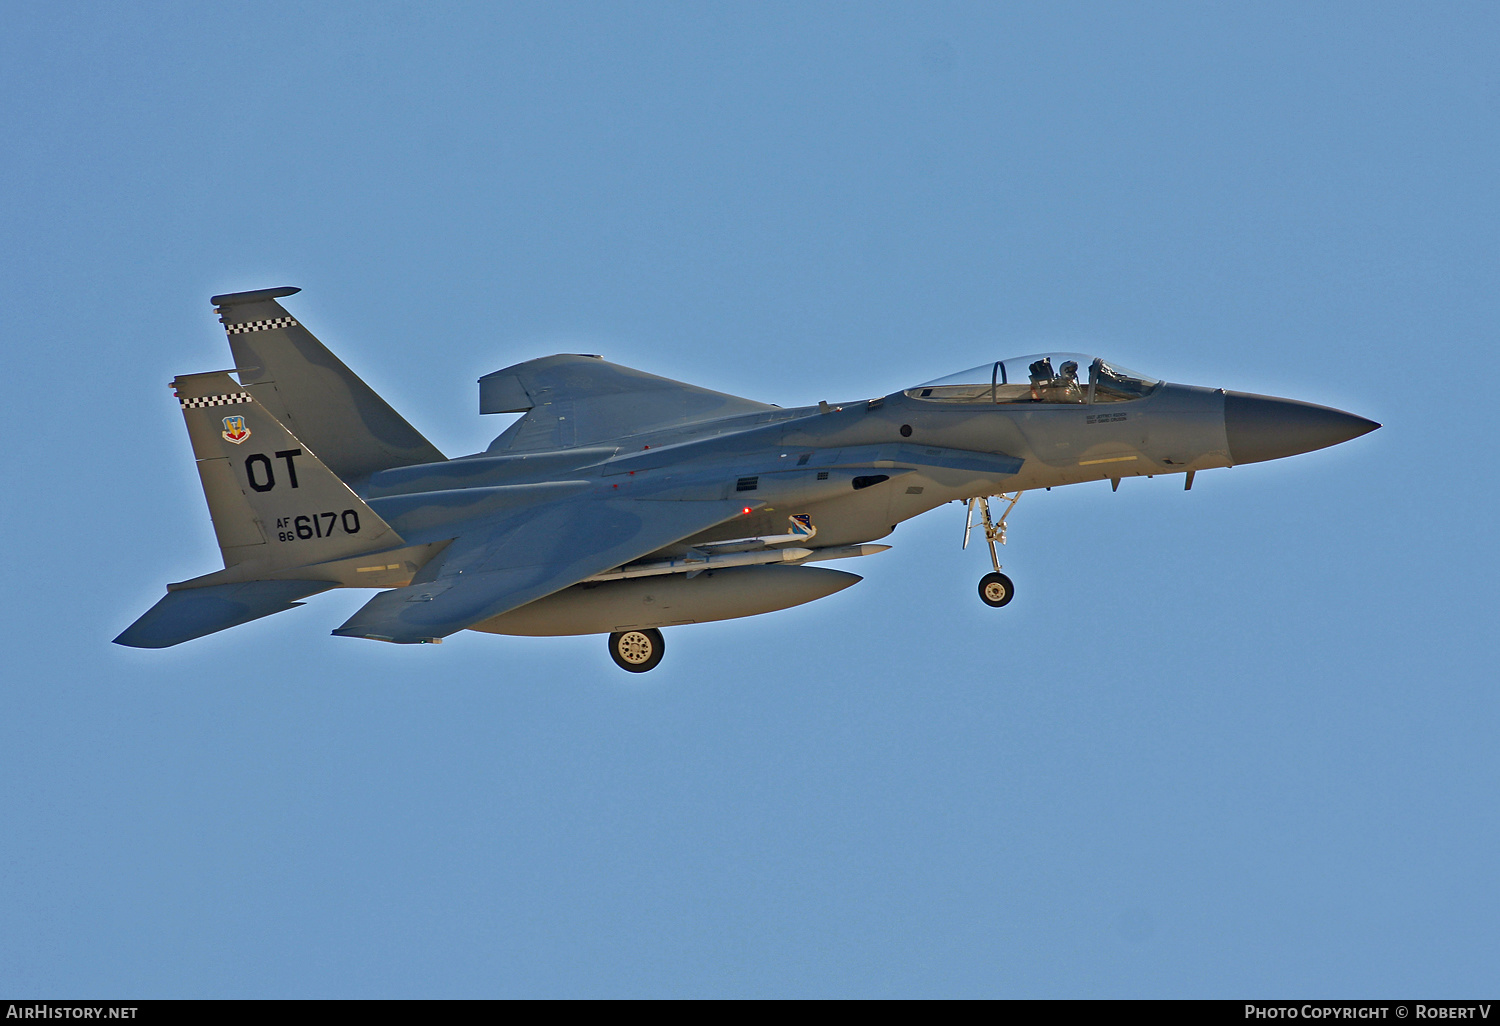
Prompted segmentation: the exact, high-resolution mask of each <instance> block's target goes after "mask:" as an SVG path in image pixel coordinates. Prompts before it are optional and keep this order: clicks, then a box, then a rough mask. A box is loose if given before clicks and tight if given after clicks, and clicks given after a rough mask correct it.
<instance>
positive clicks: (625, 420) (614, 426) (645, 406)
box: [479, 353, 776, 452]
mask: <svg viewBox="0 0 1500 1026" xmlns="http://www.w3.org/2000/svg"><path fill="white" fill-rule="evenodd" d="M775 409H776V407H775V406H770V405H767V404H766V403H758V402H756V401H754V400H753V399H744V398H741V397H740V396H737V395H728V394H726V393H724V392H715V391H713V390H712V389H707V388H700V387H698V386H697V385H689V384H687V383H686V382H683V381H674V380H672V379H671V378H662V377H657V376H656V375H655V374H647V373H646V372H645V371H638V370H635V369H634V368H632V367H622V366H620V365H619V364H617V363H610V362H609V361H607V360H602V359H600V358H599V357H597V356H577V355H570V354H566V353H562V354H558V355H557V356H546V357H542V358H541V359H538V360H528V361H526V362H525V363H518V364H516V365H514V366H512V367H506V368H504V369H503V370H497V371H495V373H493V374H486V375H485V376H484V377H482V378H480V379H479V412H480V413H525V414H526V416H524V417H522V418H521V419H520V420H518V421H516V423H514V424H513V425H511V426H510V428H509V429H507V430H506V432H505V433H504V434H502V435H501V436H500V437H499V438H497V439H495V442H494V443H493V444H492V445H491V446H490V451H491V452H497V451H510V452H527V451H533V450H549V451H550V450H554V449H571V448H573V447H575V446H582V445H589V444H591V443H596V442H600V441H604V440H606V439H612V438H624V437H626V436H628V435H633V434H638V433H640V432H642V431H649V430H656V429H659V428H670V427H681V426H685V425H688V424H695V423H699V422H701V421H706V420H717V419H720V418H724V417H735V416H740V415H743V414H747V413H766V412H769V411H771V410H775Z"/></svg>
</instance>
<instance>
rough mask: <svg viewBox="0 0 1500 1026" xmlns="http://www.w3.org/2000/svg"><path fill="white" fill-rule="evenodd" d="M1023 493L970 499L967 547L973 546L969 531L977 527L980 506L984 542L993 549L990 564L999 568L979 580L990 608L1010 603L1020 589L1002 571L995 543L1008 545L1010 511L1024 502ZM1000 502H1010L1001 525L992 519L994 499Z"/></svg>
mask: <svg viewBox="0 0 1500 1026" xmlns="http://www.w3.org/2000/svg"><path fill="white" fill-rule="evenodd" d="M1023 494H1024V493H1023V492H1016V494H1014V495H1007V494H1005V493H1003V492H1002V493H1001V494H999V495H995V496H990V495H980V496H977V497H975V498H973V499H970V500H969V509H968V513H967V516H966V519H965V521H964V546H963V547H964V548H966V549H967V548H968V547H969V532H970V531H972V530H973V529H974V527H975V524H974V507H975V506H978V507H979V515H980V523H979V526H982V527H983V528H984V540H985V541H986V542H988V543H989V546H990V562H991V563H993V564H994V565H995V572H994V573H992V574H985V575H984V576H983V577H981V578H980V579H979V599H980V601H982V602H983V603H984V604H985V605H987V606H994V607H995V608H996V609H998V608H1000V607H1001V606H1003V605H1005V604H1006V603H1008V602H1009V601H1010V600H1011V599H1012V598H1013V597H1015V594H1016V586H1015V585H1014V584H1012V583H1011V581H1010V578H1009V577H1006V576H1005V575H1004V574H1002V573H1001V572H1000V553H999V552H997V551H996V549H995V543H996V542H999V543H1000V544H1001V545H1004V544H1005V518H1006V517H1008V516H1010V511H1011V510H1013V509H1015V508H1016V503H1018V502H1020V501H1021V496H1022V495H1023ZM991 498H994V499H998V500H1000V501H1001V502H1006V503H1009V505H1008V506H1006V507H1005V512H1004V513H1002V514H1000V522H999V523H998V524H997V523H996V522H995V521H994V520H993V519H992V518H991V516H990V499H991Z"/></svg>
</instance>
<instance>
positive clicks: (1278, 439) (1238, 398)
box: [1224, 392, 1380, 464]
mask: <svg viewBox="0 0 1500 1026" xmlns="http://www.w3.org/2000/svg"><path fill="white" fill-rule="evenodd" d="M1379 426H1380V425H1379V424H1377V423H1375V422H1374V421H1373V420H1366V419H1365V418H1363V417H1356V416H1355V415H1354V414H1352V413H1345V412H1344V411H1343V410H1335V409H1332V408H1331V407H1328V406H1315V405H1314V404H1312V403H1302V402H1298V401H1297V400H1295V399H1276V398H1273V397H1271V396H1268V395H1250V394H1249V393H1247V392H1225V393H1224V433H1225V434H1226V435H1228V436H1229V459H1230V461H1231V462H1233V463H1235V464H1240V463H1260V462H1261V461H1263V460H1279V459H1281V458H1282V457H1283V456H1295V455H1297V454H1298V453H1299V452H1312V451H1313V450H1314V449H1326V448H1328V446H1330V445H1338V444H1339V443H1340V442H1347V441H1348V440H1349V439H1351V438H1358V437H1359V436H1360V435H1362V434H1365V433H1366V432H1369V431H1374V430H1375V429H1376V428H1378V427H1379Z"/></svg>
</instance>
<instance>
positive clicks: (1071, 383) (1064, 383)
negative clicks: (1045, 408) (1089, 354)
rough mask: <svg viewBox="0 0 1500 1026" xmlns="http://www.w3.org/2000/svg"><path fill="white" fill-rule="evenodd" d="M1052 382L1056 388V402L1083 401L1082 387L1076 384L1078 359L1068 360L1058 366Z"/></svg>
mask: <svg viewBox="0 0 1500 1026" xmlns="http://www.w3.org/2000/svg"><path fill="white" fill-rule="evenodd" d="M1053 384H1054V385H1056V386H1057V389H1058V395H1057V401H1058V402H1065V403H1081V402H1083V398H1084V397H1083V389H1082V388H1081V387H1079V384H1078V361H1076V360H1068V361H1067V362H1066V363H1064V364H1063V365H1062V366H1061V367H1059V368H1058V375H1057V378H1056V380H1055V381H1054V382H1053Z"/></svg>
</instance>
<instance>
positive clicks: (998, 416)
mask: <svg viewBox="0 0 1500 1026" xmlns="http://www.w3.org/2000/svg"><path fill="white" fill-rule="evenodd" d="M298 291H299V290H298V289H295V288H277V289H265V290H262V291H259V292H240V293H234V294H232V295H225V296H215V297H214V298H213V304H214V306H215V308H216V309H217V311H218V314H219V319H220V320H221V321H222V322H223V324H224V328H225V330H226V332H227V333H228V336H229V347H230V349H231V351H232V352H233V354H234V363H235V367H234V369H233V370H232V371H215V372H212V373H207V374H186V375H182V376H179V377H178V378H177V379H176V380H175V381H173V382H172V388H173V390H174V392H175V394H176V396H177V400H178V402H179V404H180V405H181V407H182V413H183V417H184V419H185V420H186V421H187V429H188V436H189V438H190V439H191V441H192V446H193V455H194V457H195V458H196V459H197V461H198V473H199V476H200V477H201V479H202V482H203V492H204V495H205V496H206V497H207V499H208V509H209V514H210V515H211V516H212V518H213V524H214V531H215V533H216V534H217V536H218V542H219V549H220V551H221V552H222V553H223V557H224V569H222V570H217V571H215V572H213V573H210V574H206V575H204V576H202V577H196V578H193V579H192V580H189V581H183V582H181V583H178V584H169V585H168V586H167V594H166V597H165V598H163V599H162V600H161V601H160V602H158V603H157V604H156V605H155V606H153V607H152V608H151V609H150V610H148V611H147V612H146V613H145V614H144V615H142V616H141V618H140V619H138V620H137V621H136V622H135V623H133V624H131V626H130V627H129V628H127V629H126V630H125V631H124V633H122V634H121V635H120V636H119V637H118V638H116V639H115V641H116V642H118V643H119V644H121V645H129V646H132V647H136V648H165V647H168V646H170V645H176V644H180V643H181V642H184V641H190V640H192V639H194V638H200V637H203V636H204V635H207V634H212V633H214V632H215V631H221V630H224V629H225V628H227V627H233V626H235V625H237V624H242V623H246V622H248V621H250V620H255V619H259V618H260V617H263V616H269V615H270V614H272V613H276V612H279V611H281V610H283V609H290V608H292V607H293V606H297V605H301V604H302V603H301V602H300V601H299V600H300V599H304V598H307V597H308V596H310V595H315V594H317V593H319V592H323V591H327V590H329V589H330V588H377V589H382V590H381V591H380V592H379V593H378V594H376V595H375V597H374V598H372V599H370V601H369V602H367V603H366V604H365V605H364V607H363V608H361V609H360V610H359V611H358V612H357V613H355V614H354V615H353V616H352V617H350V618H349V620H348V622H346V623H345V624H344V625H343V626H341V627H339V628H338V629H337V630H336V631H334V632H333V633H334V634H336V635H339V636H341V637H348V638H370V639H373V640H376V641H390V642H395V643H398V644H421V643H433V644H436V643H438V642H440V641H441V640H442V639H443V638H446V637H447V636H448V635H450V634H454V633H456V632H458V631H461V630H471V631H481V632H484V633H489V634H516V635H564V634H608V635H609V652H610V655H611V656H612V657H613V658H614V661H615V662H616V663H617V664H618V665H619V666H621V667H622V668H624V669H626V670H631V671H634V672H642V671H645V670H649V669H651V668H652V667H654V666H656V665H657V663H659V662H660V661H661V657H662V651H663V642H662V635H661V628H663V627H668V626H673V625H677V624H689V623H703V622H707V621H711V620H726V619H730V618H733V617H739V616H753V615H755V614H757V613H766V612H771V611H772V610H777V609H785V608H787V607H789V606H795V605H799V604H801V603H804V602H810V601H812V600H813V599H817V598H823V597H824V596H827V595H831V594H833V593H834V592H837V591H841V590H843V589H844V588H847V587H849V586H850V585H852V584H855V583H857V582H858V581H859V580H860V578H859V577H857V576H856V575H854V574H850V573H844V572H842V571H839V570H830V569H827V568H822V567H814V566H809V565H808V564H810V563H821V562H825V561H828V560H834V559H844V558H847V557H853V556H866V555H870V554H872V553H876V552H881V551H884V550H885V549H887V548H888V547H889V546H886V545H877V544H874V542H875V541H876V539H879V538H883V537H885V536H886V535H887V534H889V533H890V532H891V531H892V530H894V529H895V526H896V525H897V524H899V523H901V521H903V520H908V519H910V518H911V517H914V516H916V515H918V514H919V513H925V512H927V511H928V510H930V509H932V508H934V507H936V506H941V505H943V504H944V503H948V502H954V501H958V502H963V503H967V505H968V521H967V522H966V525H965V529H964V543H965V545H967V544H968V541H969V532H970V531H971V529H972V528H974V527H980V528H981V529H982V530H983V533H984V537H985V540H986V542H987V543H988V545H989V551H990V559H991V562H992V563H993V564H994V570H993V572H991V573H989V574H986V575H985V576H984V578H983V579H982V580H981V581H980V584H979V596H980V598H981V599H982V600H983V601H984V602H986V603H988V604H989V605H991V606H1004V605H1005V604H1007V603H1008V602H1009V601H1010V600H1011V597H1012V595H1013V594H1014V589H1013V586H1012V584H1011V581H1010V579H1009V578H1008V577H1006V576H1005V574H1003V573H1001V572H1000V570H1001V567H1000V562H999V559H998V557H997V552H996V549H995V544H996V542H1004V541H1005V527H1006V520H1005V515H1006V514H1008V513H1009V512H1010V510H1011V509H1013V508H1014V506H1015V504H1016V501H1017V500H1019V498H1020V496H1021V494H1022V493H1023V492H1025V491H1031V490H1035V489H1040V488H1055V487H1057V486H1058V485H1066V484H1078V483H1080V482H1083V481H1100V480H1106V479H1108V480H1110V481H1111V482H1112V483H1113V484H1114V486H1115V487H1118V486H1119V483H1120V480H1121V479H1122V478H1125V477H1139V476H1146V477H1151V476H1154V475H1158V474H1183V475H1185V476H1186V487H1188V488H1191V487H1192V485H1193V475H1194V474H1195V473H1197V472H1198V471H1200V470H1208V469H1210V468H1213V467H1229V466H1233V465H1235V464H1238V463H1256V462H1259V461H1262V460H1273V459H1279V458H1281V457H1283V456H1292V455H1295V454H1296V453H1302V452H1309V451H1311V450H1313V449H1321V448H1324V447H1325V446H1330V445H1336V444H1338V443H1339V442H1343V441H1347V440H1348V439H1351V438H1355V437H1357V436H1359V435H1362V434H1364V433H1366V432H1367V431H1372V430H1374V429H1375V428H1377V427H1379V426H1380V425H1378V424H1376V423H1374V422H1373V421H1369V420H1366V419H1364V418H1363V417H1357V416H1354V415H1353V414H1350V413H1343V412H1341V411H1339V410H1334V409H1329V408H1328V407H1325V406H1314V405H1312V404H1310V403H1304V402H1298V401H1295V400H1292V399H1275V398H1270V397H1267V396H1259V395H1247V394H1245V393H1242V392H1226V391H1225V390H1223V389H1214V388H1200V387H1197V386H1193V385H1174V384H1169V383H1167V382H1164V381H1158V380H1156V379H1154V378H1149V377H1146V376H1145V375H1143V374H1137V373H1136V372H1134V371H1129V370H1126V369H1125V368H1123V367H1121V366H1119V365H1117V364H1113V363H1109V362H1106V361H1105V360H1103V359H1099V358H1096V357H1090V356H1084V355H1080V354H1073V353H1051V354H1045V355H1037V356H1023V357H1019V358H1017V359H1010V360H997V361H993V362H990V363H986V364H983V365H982V366H979V367H975V368H974V369H972V370H967V371H962V372H960V373H958V374H951V375H949V376H947V377H944V378H939V379H937V380H936V381H929V382H927V383H926V384H922V385H917V386H916V387H914V388H906V389H901V390H899V391H896V392H892V393H891V394H890V395H887V396H881V397H879V398H874V399H866V400H860V401H858V402H845V403H840V404H837V405H830V404H829V403H826V402H822V403H819V404H818V405H817V406H811V407H803V408H798V409H782V408H781V407H779V406H773V405H769V404H767V403H761V402H755V401H753V400H750V399H741V398H739V397H737V396H732V395H725V394H723V393H721V392H714V391H710V390H709V389H705V388H698V387H696V386H693V385H687V384H683V383H682V382H680V381H672V380H670V379H668V378H660V377H656V376H655V375H652V374H647V373H645V372H643V371H638V370H632V369H631V368H629V367H621V366H619V365H617V364H613V363H608V362H606V361H605V360H603V359H601V358H599V357H597V356H584V355H558V356H548V357H543V358H541V359H537V360H528V361H526V362H525V363H518V364H516V365H514V366H512V367H506V368H505V369H503V370H498V371H495V372H494V373H493V374H488V375H486V376H485V377H483V378H481V379H480V380H479V408H480V412H481V413H522V414H524V416H522V417H521V418H520V419H519V420H517V421H516V422H515V423H513V424H511V425H510V427H509V428H507V429H506V430H505V431H504V432H503V433H502V434H501V435H500V436H499V437H498V438H496V439H495V440H494V442H492V443H491V444H490V447H489V448H488V449H486V450H485V451H484V452H481V453H475V454H474V455H472V456H464V457H462V458H459V459H451V460H450V459H448V458H446V457H444V456H443V454H442V453H440V452H439V451H438V450H437V449H436V448H434V447H433V445H432V443H430V442H429V441H427V439H425V438H423V437H422V435H421V434H420V433H419V432H418V431H417V430H416V429H415V428H413V427H412V426H411V425H410V424H408V423H407V422H406V421H405V420H404V419H402V417H401V415H400V414H398V413H397V412H396V411H395V410H393V409H392V408H391V407H390V406H389V405H387V404H386V402H385V401H384V400H382V399H381V398H380V397H379V396H378V395H376V394H375V393H374V392H373V391H372V390H371V389H370V388H369V386H367V385H366V384H365V383H364V382H363V381H361V380H360V379H359V378H358V377H357V376H356V375H355V374H354V373H353V372H352V371H350V370H349V368H348V367H346V366H344V364H343V363H342V362H341V361H340V360H339V359H338V358H337V357H336V356H334V355H333V354H332V353H330V352H329V351H328V350H327V349H326V348H325V347H324V346H323V345H322V343H320V342H319V341H318V340H317V339H316V338H314V337H313V335H312V333H311V332H309V331H308V330H307V329H306V328H305V327H303V326H302V325H301V324H300V323H299V322H298V321H297V320H296V318H294V317H293V316H292V315H291V314H290V313H288V312H287V310H286V309H285V308H284V307H282V305H281V304H280V303H279V302H278V300H280V299H283V298H285V297H287V296H290V295H293V294H294V293H296V292H298ZM236 379H237V380H236ZM996 497H998V498H999V500H1000V501H1001V502H1003V503H1004V504H1005V507H1004V510H1003V511H1002V512H1001V514H1000V515H999V516H998V517H996V516H994V515H993V514H992V512H991V507H990V502H991V499H994V498H996ZM976 514H977V517H978V520H977V522H976V519H975V518H976Z"/></svg>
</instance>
